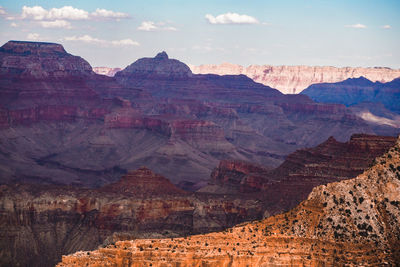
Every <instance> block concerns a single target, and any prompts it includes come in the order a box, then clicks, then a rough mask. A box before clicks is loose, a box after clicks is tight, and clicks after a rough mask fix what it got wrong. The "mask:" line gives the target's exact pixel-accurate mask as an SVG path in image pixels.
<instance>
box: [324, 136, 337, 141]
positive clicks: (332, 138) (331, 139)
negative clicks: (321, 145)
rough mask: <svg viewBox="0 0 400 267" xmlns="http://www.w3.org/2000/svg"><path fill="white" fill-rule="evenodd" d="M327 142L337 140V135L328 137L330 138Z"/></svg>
mask: <svg viewBox="0 0 400 267" xmlns="http://www.w3.org/2000/svg"><path fill="white" fill-rule="evenodd" d="M326 142H337V140H336V139H335V137H333V136H330V137H329V138H328V140H326Z"/></svg>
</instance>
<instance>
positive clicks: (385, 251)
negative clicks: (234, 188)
mask: <svg viewBox="0 0 400 267" xmlns="http://www.w3.org/2000/svg"><path fill="white" fill-rule="evenodd" d="M399 192H400V140H398V141H397V144H396V145H395V146H394V147H392V148H391V149H390V150H389V151H388V152H387V153H386V154H385V155H383V156H382V157H378V158H377V159H376V160H375V163H374V165H373V166H372V167H371V168H369V169H368V170H366V171H365V172H364V173H362V174H360V175H359V176H357V177H356V178H354V179H350V180H345V181H341V182H336V183H330V184H327V185H322V186H318V187H316V188H314V189H313V191H312V192H311V193H310V195H309V196H308V198H307V199H306V200H305V201H303V202H302V203H300V205H298V206H297V207H296V208H294V209H293V210H291V211H289V212H287V213H284V214H281V215H277V216H274V217H270V218H268V219H265V220H262V221H258V222H252V223H247V224H243V225H240V226H236V227H233V228H231V229H228V230H226V231H224V232H219V233H211V234H206V235H195V236H189V237H185V238H173V239H137V240H132V241H119V242H116V243H115V244H112V245H109V246H107V247H105V248H99V249H98V250H95V251H90V252H77V253H75V254H72V255H69V256H63V259H62V262H61V263H59V264H58V266H83V265H90V266H105V265H112V266H166V265H167V266H281V265H285V266H320V265H324V266H342V265H363V266H384V265H389V266H395V265H396V264H397V263H398V262H399V261H400V253H399V249H398V248H399V245H400V241H399V240H400V227H399V225H400V224H399V223H398V219H399V218H400V194H399Z"/></svg>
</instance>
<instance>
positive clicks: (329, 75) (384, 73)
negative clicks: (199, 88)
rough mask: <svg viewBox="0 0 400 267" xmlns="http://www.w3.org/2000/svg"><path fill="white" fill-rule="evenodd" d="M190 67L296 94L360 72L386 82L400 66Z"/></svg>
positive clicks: (228, 65) (354, 76) (353, 76)
mask: <svg viewBox="0 0 400 267" xmlns="http://www.w3.org/2000/svg"><path fill="white" fill-rule="evenodd" d="M190 68H191V70H192V71H193V73H196V74H207V73H213V74H218V75H227V74H234V75H238V74H244V75H246V76H248V77H250V78H252V79H253V80H254V81H256V82H259V83H262V84H265V85H268V86H271V87H272V88H276V89H278V90H279V91H281V92H282V93H284V94H298V93H300V92H301V91H302V90H304V89H305V88H307V87H308V86H310V85H312V84H316V83H335V82H340V81H344V80H346V79H348V78H358V77H361V76H363V77H365V78H367V79H369V80H371V81H374V82H375V81H378V82H390V81H392V80H393V79H395V78H398V77H400V70H397V69H390V68H351V67H345V68H336V67H328V66H321V67H320V66H315V67H313V66H270V65H262V66H259V65H251V66H248V67H243V66H240V65H235V64H231V63H223V64H220V65H200V66H194V65H190Z"/></svg>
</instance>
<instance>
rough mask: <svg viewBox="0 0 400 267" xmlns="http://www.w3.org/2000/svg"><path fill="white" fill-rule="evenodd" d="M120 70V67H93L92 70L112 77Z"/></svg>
mask: <svg viewBox="0 0 400 267" xmlns="http://www.w3.org/2000/svg"><path fill="white" fill-rule="evenodd" d="M120 70H122V69H121V68H109V67H93V71H94V72H95V73H97V74H101V75H106V76H109V77H114V75H115V73H117V72H118V71H120Z"/></svg>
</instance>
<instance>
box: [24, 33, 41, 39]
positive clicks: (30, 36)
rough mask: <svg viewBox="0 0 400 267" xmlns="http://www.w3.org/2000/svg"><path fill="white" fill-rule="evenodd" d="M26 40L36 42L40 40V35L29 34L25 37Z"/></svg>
mask: <svg viewBox="0 0 400 267" xmlns="http://www.w3.org/2000/svg"><path fill="white" fill-rule="evenodd" d="M26 39H28V40H31V41H38V40H40V39H41V38H40V35H39V34H38V33H30V34H28V35H27V36H26Z"/></svg>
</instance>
